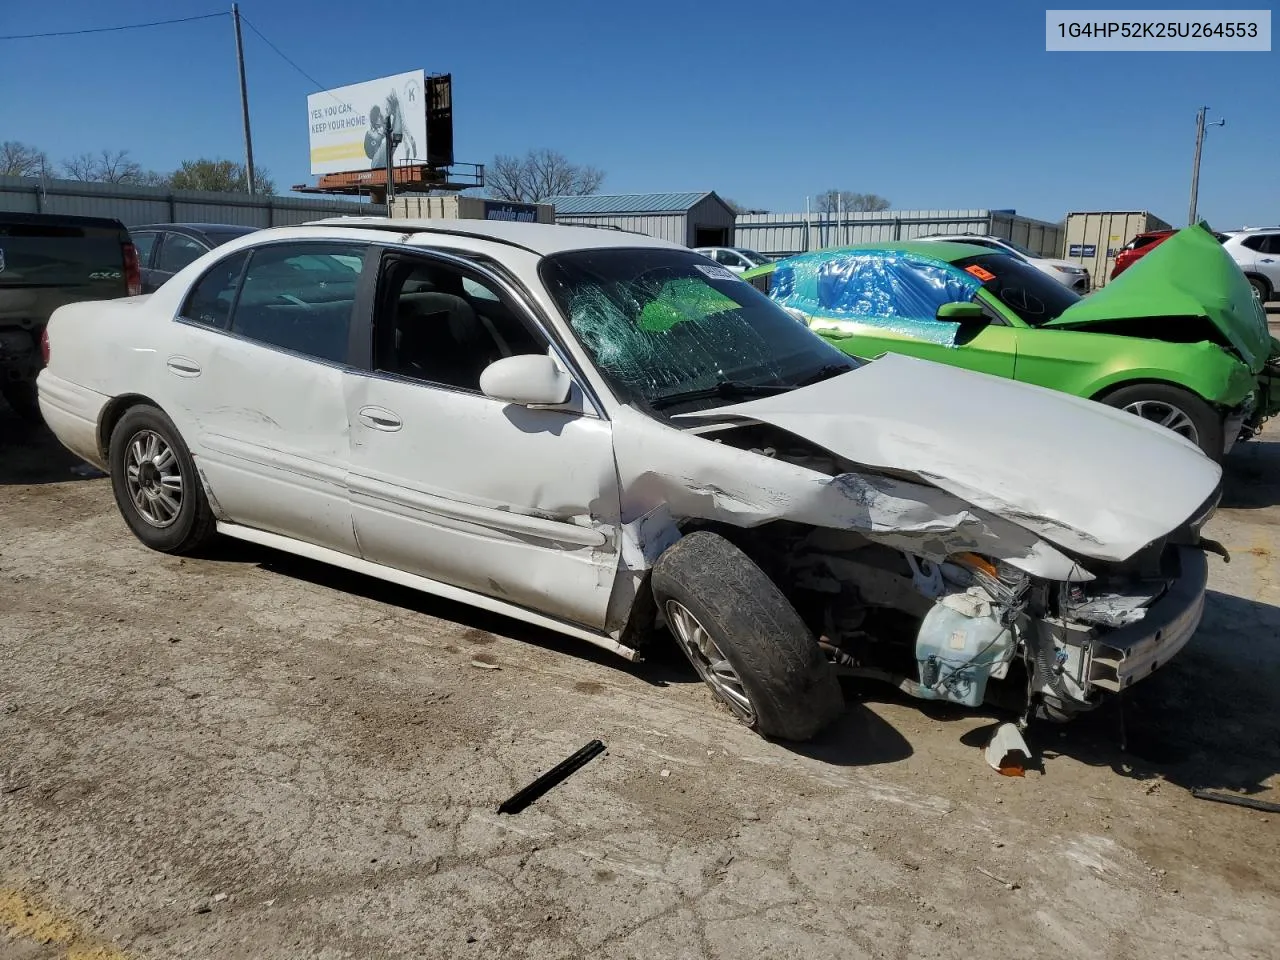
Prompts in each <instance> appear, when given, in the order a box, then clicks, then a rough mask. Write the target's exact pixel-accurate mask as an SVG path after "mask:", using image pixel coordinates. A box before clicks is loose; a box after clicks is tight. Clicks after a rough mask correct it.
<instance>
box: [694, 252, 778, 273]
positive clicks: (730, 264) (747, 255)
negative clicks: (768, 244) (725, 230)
mask: <svg viewBox="0 0 1280 960" xmlns="http://www.w3.org/2000/svg"><path fill="white" fill-rule="evenodd" d="M693 252H694V253H700V254H702V255H703V256H704V257H709V258H710V259H712V260H714V261H715V262H716V263H718V264H720V266H722V267H724V268H725V269H727V270H732V271H733V272H734V273H746V272H747V271H748V270H754V269H755V268H756V267H760V266H763V265H764V264H766V263H772V262H773V261H772V260H771V259H770V258H769V257H766V256H765V255H764V254H763V253H756V252H755V251H754V250H748V249H747V248H746V247H697V248H695V249H694V251H693Z"/></svg>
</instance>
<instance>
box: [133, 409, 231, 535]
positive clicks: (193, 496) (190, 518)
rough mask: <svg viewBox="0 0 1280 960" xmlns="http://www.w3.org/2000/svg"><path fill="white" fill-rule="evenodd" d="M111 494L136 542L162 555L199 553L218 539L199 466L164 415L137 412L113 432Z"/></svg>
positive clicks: (148, 410)
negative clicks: (198, 473) (197, 467)
mask: <svg viewBox="0 0 1280 960" xmlns="http://www.w3.org/2000/svg"><path fill="white" fill-rule="evenodd" d="M109 457H110V462H111V489H112V491H113V492H114V493H115V497H116V506H118V507H119V508H120V513H121V515H122V516H123V517H124V521H125V523H127V524H128V525H129V529H130V530H132V531H133V533H134V536H136V537H137V538H138V539H139V540H141V541H142V542H143V543H145V544H146V545H147V546H148V547H150V548H151V549H152V550H159V551H161V552H162V553H194V552H195V551H197V550H199V549H200V548H201V547H202V546H204V545H205V544H206V543H208V542H209V540H211V539H212V538H213V536H214V535H215V533H214V523H215V521H214V516H213V511H212V510H211V509H210V507H209V500H208V498H207V497H206V496H205V495H204V489H203V487H202V486H201V484H200V478H199V476H198V475H197V474H196V468H195V463H194V462H193V461H192V459H191V453H190V451H189V450H187V445H186V444H185V443H183V441H182V436H181V435H180V434H179V433H178V429H177V427H175V426H174V425H173V421H172V420H170V419H169V418H168V417H167V416H165V414H164V413H163V411H161V410H159V409H157V408H156V407H153V406H149V405H145V404H143V405H139V406H136V407H131V408H130V409H129V410H128V411H126V413H125V415H124V416H123V417H121V418H120V421H119V422H118V423H117V424H116V426H115V429H114V430H112V431H111V443H110V450H109Z"/></svg>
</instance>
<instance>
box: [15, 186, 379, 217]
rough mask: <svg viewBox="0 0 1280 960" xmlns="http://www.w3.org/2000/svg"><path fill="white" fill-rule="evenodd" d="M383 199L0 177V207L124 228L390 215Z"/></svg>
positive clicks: (17, 211)
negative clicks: (106, 221) (109, 221)
mask: <svg viewBox="0 0 1280 960" xmlns="http://www.w3.org/2000/svg"><path fill="white" fill-rule="evenodd" d="M386 210H387V208H386V207H385V206H383V205H382V204H376V203H358V202H354V201H350V200H320V199H315V200H313V199H310V198H303V197H261V196H249V194H247V193H211V192H208V191H203V190H170V189H169V188H167V187H139V186H133V185H126V184H121V183H86V182H82V181H79V180H50V179H43V178H37V177H0V211H6V212H13V213H60V214H66V215H71V216H79V217H113V218H115V219H116V220H119V221H120V222H121V223H123V224H124V225H125V226H126V227H133V226H138V225H140V224H144V223H234V224H240V225H243V226H246V227H279V226H287V225H289V224H294V223H306V222H307V221H308V220H321V219H324V218H325V217H341V216H361V217H381V216H386Z"/></svg>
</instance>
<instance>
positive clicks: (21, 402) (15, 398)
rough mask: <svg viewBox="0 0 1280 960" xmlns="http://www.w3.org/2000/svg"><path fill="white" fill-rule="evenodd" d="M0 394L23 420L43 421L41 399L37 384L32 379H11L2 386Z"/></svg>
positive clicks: (29, 421)
mask: <svg viewBox="0 0 1280 960" xmlns="http://www.w3.org/2000/svg"><path fill="white" fill-rule="evenodd" d="M0 396H3V397H4V399H5V402H6V403H7V404H9V406H10V407H11V408H12V409H13V412H14V413H16V414H17V415H18V416H19V417H21V418H22V419H23V420H26V421H27V422H28V423H42V422H44V418H42V417H41V416H40V399H39V394H38V393H37V392H36V385H35V383H34V382H33V381H30V380H11V381H9V382H8V383H6V384H4V385H3V386H0Z"/></svg>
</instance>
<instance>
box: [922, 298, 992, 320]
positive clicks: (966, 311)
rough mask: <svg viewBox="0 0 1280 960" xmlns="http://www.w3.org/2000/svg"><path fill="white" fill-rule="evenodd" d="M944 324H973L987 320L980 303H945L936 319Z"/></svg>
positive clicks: (939, 309)
mask: <svg viewBox="0 0 1280 960" xmlns="http://www.w3.org/2000/svg"><path fill="white" fill-rule="evenodd" d="M934 319H935V320H939V321H941V322H943V323H973V322H975V321H981V320H985V319H987V314H986V312H985V311H984V310H983V309H982V304H980V303H944V304H943V305H942V306H940V307H939V308H938V313H937V315H936V316H935V317H934Z"/></svg>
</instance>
